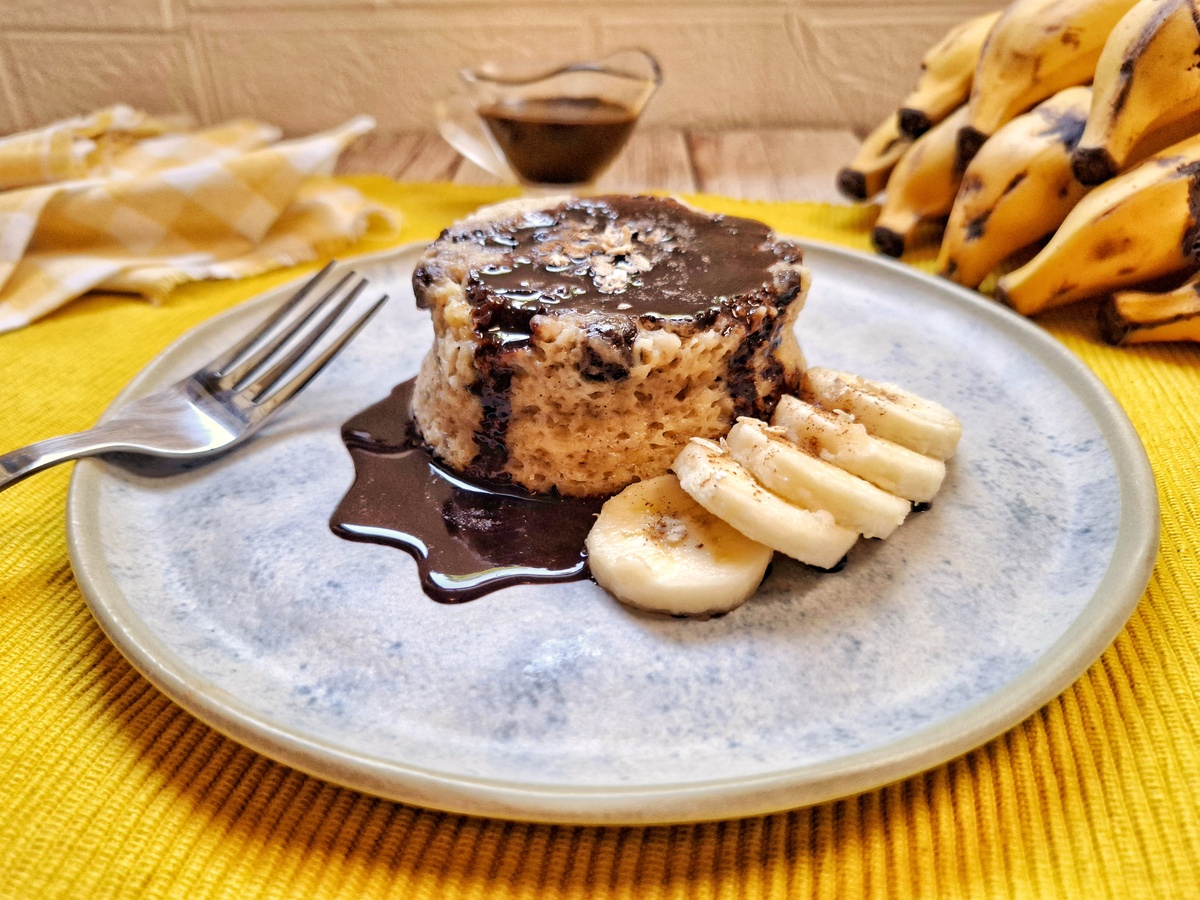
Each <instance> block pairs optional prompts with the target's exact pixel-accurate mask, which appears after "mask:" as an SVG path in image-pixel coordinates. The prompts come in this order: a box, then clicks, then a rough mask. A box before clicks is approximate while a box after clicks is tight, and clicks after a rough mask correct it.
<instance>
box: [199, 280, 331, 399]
mask: <svg viewBox="0 0 1200 900" xmlns="http://www.w3.org/2000/svg"><path fill="white" fill-rule="evenodd" d="M333 266H334V263H333V262H330V263H329V264H328V265H326V266H325V268H323V269H322V270H321V271H320V272H318V273H317V274H316V275H314V276H313V277H312V278H311V279H309V280H308V281H307V282H306V283H305V284H304V285H303V286H302V287H301V288H300V290H298V291H296V293H295V294H293V295H292V296H291V297H289V298H288V299H287V300H286V301H284V302H283V303H282V304H281V305H280V307H279V309H277V310H275V312H274V313H272V314H271V315H270V316H269V317H268V318H267V320H266V321H264V322H263V323H262V325H260V326H259V327H258V328H257V329H256V330H255V331H254V333H253V334H250V335H247V336H246V337H245V338H243V339H242V341H241V342H240V343H239V344H237V346H235V347H234V348H233V349H232V350H230V351H228V352H227V353H226V354H224V355H223V356H221V357H219V358H218V359H215V360H213V362H211V363H209V365H208V371H209V372H210V373H211V374H213V375H214V376H215V377H216V379H217V384H218V387H221V388H230V387H232V386H233V385H234V384H236V383H237V382H238V381H240V380H241V379H243V378H245V377H246V375H248V374H249V373H250V372H252V371H254V369H256V368H257V367H258V366H260V365H262V361H263V360H264V359H266V358H267V357H268V356H270V355H271V354H272V353H275V352H276V351H278V349H279V348H280V347H281V346H283V344H284V343H286V342H287V341H288V339H289V338H291V336H292V335H293V334H295V333H296V332H297V331H298V330H299V329H300V328H303V327H304V325H305V324H306V323H308V322H309V321H310V320H311V319H312V317H313V316H314V315H316V313H317V312H318V311H319V310H320V309H321V308H322V307H323V306H324V305H325V304H326V303H328V302H329V300H330V298H331V297H332V296H334V295H336V294H337V292H338V291H339V290H341V288H342V287H343V286H344V285H345V284H346V282H347V281H348V280H349V279H350V278H352V277H353V276H354V273H353V272H351V273H348V274H346V275H345V276H343V277H342V279H341V280H340V281H338V282H337V284H335V285H334V286H333V287H332V288H330V289H329V290H328V291H326V293H325V294H324V296H322V297H321V298H320V299H319V300H317V301H316V302H315V303H313V304H312V305H311V306H310V308H309V309H308V311H307V312H305V313H304V314H303V315H301V316H300V317H299V318H298V319H297V320H296V321H294V322H292V323H290V324H288V325H287V326H286V327H285V328H284V329H283V330H282V331H280V332H279V333H275V332H276V330H277V329H278V327H279V325H280V323H282V322H284V321H285V320H286V319H287V317H288V316H289V315H290V314H291V313H292V312H293V311H294V310H295V309H296V308H297V307H299V306H300V305H301V304H302V303H303V302H304V301H305V300H306V299H307V298H308V296H309V295H310V294H311V293H312V292H313V290H314V288H316V286H317V284H318V283H319V282H320V281H321V280H322V279H323V278H324V277H325V275H326V274H328V273H329V271H330V269H332V267H333Z"/></svg>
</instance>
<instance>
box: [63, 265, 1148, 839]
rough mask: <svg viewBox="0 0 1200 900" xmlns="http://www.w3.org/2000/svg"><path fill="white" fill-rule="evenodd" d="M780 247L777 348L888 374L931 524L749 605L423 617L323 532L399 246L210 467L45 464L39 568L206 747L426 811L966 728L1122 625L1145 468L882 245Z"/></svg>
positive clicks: (944, 291)
mask: <svg viewBox="0 0 1200 900" xmlns="http://www.w3.org/2000/svg"><path fill="white" fill-rule="evenodd" d="M806 246H807V247H808V250H807V262H808V264H809V265H810V266H811V268H812V271H813V278H814V286H813V289H812V293H811V297H810V299H809V304H808V307H807V308H806V309H805V311H804V312H803V314H802V315H801V317H800V332H801V333H800V338H801V343H802V345H803V347H804V349H805V351H806V353H807V355H808V359H809V362H810V364H816V365H825V366H832V367H835V368H841V369H847V370H850V371H853V372H856V373H858V374H861V375H863V376H866V377H869V378H875V379H881V380H885V381H891V382H895V383H897V384H900V385H902V386H904V387H907V388H909V389H911V390H913V391H915V392H917V393H919V394H923V395H925V396H928V397H930V398H932V399H935V400H937V401H939V402H940V403H942V404H944V405H945V406H947V407H949V408H950V409H952V410H954V411H955V412H956V413H957V414H958V415H959V416H960V418H961V419H962V421H963V426H964V437H963V441H962V445H961V448H960V451H959V454H958V456H957V457H956V458H955V459H954V460H952V461H951V463H950V466H949V475H948V477H947V480H946V483H945V485H944V487H943V488H942V492H941V494H939V496H938V498H937V499H936V501H935V503H934V506H933V508H932V509H931V510H929V511H927V512H924V513H919V514H914V515H912V516H910V517H909V519H908V521H907V522H906V523H905V524H904V525H903V526H901V527H900V529H899V530H898V531H897V532H896V533H895V534H894V535H893V536H892V537H891V538H889V539H888V540H887V541H883V542H881V541H860V542H859V544H858V545H857V546H856V547H855V548H854V550H852V551H851V554H850V560H849V564H848V566H847V567H846V568H845V570H843V571H842V572H840V573H836V574H820V573H816V572H813V571H811V570H809V569H806V568H805V567H803V566H800V565H797V564H792V563H791V562H789V561H787V560H777V562H776V563H775V566H774V570H773V572H772V574H771V576H770V577H769V579H768V580H767V581H766V583H765V584H764V586H763V587H762V589H761V590H760V591H759V593H758V595H757V596H756V597H755V598H753V599H752V600H751V601H750V602H749V603H747V604H746V605H745V606H743V607H741V608H740V609H738V610H737V611H735V612H734V613H732V614H730V615H728V616H726V617H724V618H721V619H716V620H711V621H703V622H701V621H681V620H674V619H658V618H650V617H646V616H642V615H638V614H635V613H632V612H630V611H628V610H627V609H625V608H624V607H622V606H621V605H619V604H618V603H616V602H615V601H613V600H612V598H610V597H609V596H608V595H607V594H606V593H605V592H604V591H602V590H601V589H600V588H598V587H597V586H596V585H594V584H592V583H590V582H578V583H573V584H565V585H551V586H546V585H541V586H529V587H520V588H510V589H507V590H503V591H500V592H498V593H495V594H491V595H489V596H486V597H484V598H482V599H479V600H475V601H473V602H470V603H466V604H463V605H460V606H445V605H441V604H438V603H435V602H433V601H432V600H430V599H429V598H427V597H426V596H425V595H424V594H423V593H422V592H421V589H420V587H419V585H418V581H417V574H416V569H415V566H414V564H413V562H412V560H411V559H410V558H409V556H408V555H407V554H406V553H404V552H402V551H399V550H395V549H391V548H387V547H383V546H377V545H368V544H356V543H350V542H347V541H344V540H341V539H339V538H337V537H335V536H334V535H333V534H332V533H331V532H330V530H329V526H328V520H329V516H330V513H331V512H332V511H333V509H334V507H335V506H336V505H337V503H338V501H339V500H340V499H341V497H342V495H343V493H344V492H345V490H346V489H347V487H348V486H349V484H350V482H351V479H352V478H353V474H354V470H353V467H352V465H351V462H350V458H349V456H348V454H347V452H346V450H345V448H344V447H343V445H342V442H341V440H340V438H339V427H340V425H341V424H342V422H343V421H344V420H345V419H347V418H348V417H349V416H350V415H351V414H352V413H354V412H355V411H357V410H359V409H361V408H363V407H366V406H368V405H369V404H371V403H373V402H375V401H377V400H380V399H382V398H383V397H385V396H386V395H387V394H388V392H389V391H390V389H391V388H392V386H393V385H395V384H396V383H398V382H400V381H403V380H405V379H407V378H409V377H411V376H412V375H413V374H415V372H416V370H417V366H418V363H419V361H420V359H421V357H422V356H423V354H424V353H425V352H426V350H427V349H428V347H429V345H430V341H431V330H430V327H429V324H428V317H427V315H426V314H425V313H422V312H420V311H418V310H416V309H415V308H414V305H413V302H412V294H411V290H410V289H409V287H408V280H409V276H410V274H411V269H412V265H413V261H414V259H415V257H416V253H417V251H416V249H415V248H410V249H408V250H405V251H403V252H400V253H398V254H396V255H395V256H393V257H391V258H390V259H387V260H383V261H377V262H375V263H372V264H370V265H369V266H367V267H366V269H365V271H366V273H367V274H368V275H369V276H370V277H371V279H372V284H373V287H375V286H382V287H386V289H388V290H389V292H390V293H392V294H393V300H392V301H391V302H390V303H389V304H388V305H387V306H386V307H385V308H384V310H383V312H382V313H381V314H380V316H379V317H378V318H377V319H376V320H375V322H373V323H372V325H371V326H370V327H369V328H368V329H367V330H366V331H365V332H364V333H363V334H362V335H361V336H360V337H359V339H358V340H356V341H355V342H354V343H353V344H352V345H351V346H350V347H349V348H348V350H347V351H346V352H345V353H344V354H343V355H342V356H341V357H340V358H339V359H338V360H337V361H336V362H335V363H334V365H333V366H332V367H331V368H330V369H329V370H328V371H327V372H326V373H325V374H324V375H323V376H322V377H321V378H320V379H318V380H317V381H316V382H315V383H314V384H313V385H312V386H311V387H310V388H309V389H308V390H307V391H306V392H305V393H304V394H303V395H302V396H301V397H300V398H299V399H298V400H297V401H296V402H295V403H294V404H293V405H292V406H291V407H289V409H288V410H287V411H286V413H284V414H283V415H282V416H280V417H279V419H278V420H277V421H275V422H274V423H273V424H272V425H271V427H270V428H269V429H267V430H266V431H264V432H263V434H262V435H261V437H260V438H258V439H257V440H255V441H252V442H251V443H250V444H249V445H248V446H246V447H245V448H244V449H242V450H241V451H239V452H237V453H235V454H233V455H231V456H229V457H228V458H226V459H223V460H221V461H219V462H217V463H215V464H213V465H210V466H208V467H205V468H202V469H198V470H195V471H193V472H191V473H188V474H185V475H180V476H176V477H173V478H167V479H161V478H160V479H152V478H144V477H139V476H134V475H131V474H129V473H127V472H125V471H123V470H121V469H118V468H115V467H112V466H110V465H108V464H106V463H104V462H100V461H96V460H90V461H85V462H82V463H80V464H78V466H77V467H76V470H75V474H74V476H73V479H72V483H71V492H70V500H69V509H68V530H69V540H70V551H71V560H72V563H73V565H74V568H75V573H76V576H77V578H78V580H79V583H80V585H81V587H82V588H83V591H84V593H85V595H86V596H87V598H88V601H89V603H90V604H91V607H92V609H93V611H94V613H95V615H96V618H97V619H98V620H99V622H100V624H101V625H102V626H103V628H104V630H105V631H106V632H107V633H108V635H109V637H111V639H112V640H113V642H114V643H115V644H116V645H117V646H118V647H119V648H120V649H121V651H122V652H123V653H124V654H125V655H126V656H127V657H128V658H129V659H130V661H131V662H132V663H133V664H134V665H135V666H136V667H137V668H138V669H140V670H141V671H142V673H144V674H145V676H146V677H147V678H149V679H150V680H151V681H152V682H153V683H154V684H155V685H157V686H158V687H159V688H160V689H161V690H162V691H164V692H165V693H166V694H167V695H169V696H170V697H171V698H173V699H174V700H175V701H176V702H178V703H179V704H180V705H181V706H183V707H184V708H185V709H187V710H189V711H190V712H192V713H193V714H194V715H196V716H198V717H199V718H201V719H203V720H204V721H206V722H208V723H209V724H211V725H212V726H213V727H215V728H217V729H219V730H221V731H222V732H224V733H226V734H228V735H230V736H231V737H233V738H234V739H236V740H238V741H241V742H242V743H244V744H246V745H247V746H249V747H252V748H254V749H255V750H258V751H260V752H262V753H264V754H266V755H268V756H271V757H273V758H275V759H278V760H280V761H282V762H285V763H287V764H289V765H292V766H295V767H297V768H299V769H302V770H304V771H307V772H311V773H313V774H315V775H318V776H320V777H322V778H326V779H329V780H331V781H334V782H337V783H340V784H344V785H348V786H351V787H354V788H357V789H360V790H363V791H367V792H370V793H373V794H377V795H380V796H384V797H388V798H392V799H396V800H401V801H405V802H410V803H415V804H419V805H423V806H430V807H434V808H438V809H444V810H450V811H455V812H463V813H473V814H479V815H489V816H501V817H508V818H514V819H526V820H540V821H549V822H563V823H654V822H678V821H692V820H700V819H716V818H727V817H733V816H744V815H752V814H759V813H765V812H770V811H775V810H780V809H786V808H791V807H795V806H800V805H804V804H810V803H816V802H819V801H824V800H829V799H832V798H836V797H842V796H845V795H848V794H853V793H856V792H859V791H863V790H867V789H870V788H873V787H876V786H879V785H882V784H885V783H887V782H891V781H894V780H896V779H899V778H903V777H904V776H907V775H910V774H913V773H916V772H919V771H922V770H924V769H927V768H929V767H931V766H935V765H937V764H939V763H942V762H945V761H946V760H949V759H951V758H953V757H955V756H958V755H959V754H962V753H964V752H966V751H967V750H970V749H971V748H973V747H976V746H978V745H979V744H981V743H983V742H984V741H986V740H988V739H989V738H992V737H994V736H995V735H997V734H1000V733H1001V732H1003V731H1004V730H1006V729H1008V728H1010V727H1012V726H1013V725H1015V724H1016V723H1017V722H1019V721H1020V720H1021V719H1023V718H1024V717H1026V716H1028V715H1029V714H1030V713H1032V712H1034V711H1035V710H1036V709H1037V708H1038V707H1039V706H1041V705H1042V704H1044V703H1045V702H1046V701H1048V700H1049V699H1051V698H1052V697H1054V696H1055V695H1056V694H1057V693H1058V692H1060V691H1062V690H1063V689H1064V688H1066V687H1067V686H1068V685H1069V684H1070V683H1071V682H1072V681H1073V680H1074V679H1075V678H1076V677H1078V676H1079V675H1080V674H1081V673H1082V672H1083V671H1084V669H1085V668H1086V667H1087V666H1088V665H1089V664H1090V663H1091V662H1092V661H1094V660H1095V659H1096V658H1097V657H1098V656H1099V655H1100V653H1101V652H1102V651H1103V650H1104V648H1105V647H1106V646H1107V645H1108V643H1109V642H1110V641H1111V640H1112V639H1113V637H1114V636H1115V635H1116V634H1117V632H1118V631H1119V630H1120V628H1121V627H1122V625H1123V624H1124V622H1125V621H1126V619H1127V618H1128V616H1129V615H1130V613H1131V612H1132V610H1133V608H1134V605H1135V604H1136V603H1137V601H1138V599H1139V597H1140V596H1141V594H1142V592H1143V590H1144V589H1145V587H1146V584H1147V581H1148V578H1149V574H1150V569H1151V567H1152V565H1153V562H1154V557H1155V553H1156V550H1157V546H1158V535H1159V521H1158V507H1157V498H1156V493H1155V489H1154V484H1153V480H1152V477H1151V474H1150V468H1149V465H1148V463H1147V460H1146V456H1145V453H1144V451H1143V449H1142V446H1141V444H1140V442H1139V440H1138V438H1137V435H1136V434H1135V433H1134V431H1133V428H1132V427H1131V425H1130V423H1129V421H1128V419H1127V418H1126V417H1125V415H1124V413H1123V412H1122V411H1121V409H1120V408H1119V407H1118V406H1117V404H1116V402H1115V401H1114V400H1113V398H1112V396H1111V395H1110V394H1109V393H1108V392H1107V391H1106V390H1105V389H1104V388H1103V387H1102V386H1101V385H1100V383H1099V382H1098V381H1097V380H1096V379H1095V378H1094V377H1093V376H1092V375H1091V373H1090V372H1089V371H1088V370H1087V369H1086V368H1085V367H1084V366H1083V365H1082V364H1081V363H1080V362H1079V361H1078V360H1077V359H1076V358H1075V357H1074V356H1072V355H1071V354H1070V353H1069V352H1068V351H1067V350H1065V349H1064V348H1063V347H1062V346H1061V345H1060V344H1059V343H1057V342H1056V341H1054V340H1053V339H1052V338H1050V337H1048V336H1047V335H1046V334H1045V333H1043V332H1042V331H1040V330H1039V329H1038V328H1036V327H1035V326H1033V325H1031V324H1030V323H1028V322H1026V321H1024V320H1022V319H1020V318H1018V317H1017V316H1015V315H1012V314H1011V313H1009V312H1008V311H1006V310H1004V309H1002V308H1000V307H998V306H996V305H994V304H992V303H990V302H989V301H987V300H984V299H982V298H980V297H978V296H976V295H974V294H972V293H970V292H968V291H964V290H961V289H958V288H956V287H954V286H953V285H950V284H948V283H945V282H942V281H939V280H937V279H933V278H930V277H928V276H925V275H923V274H921V273H919V272H916V271H914V270H912V269H909V268H906V267H904V266H901V265H898V264H895V263H892V262H890V261H886V260H882V259H878V258H875V257H869V256H864V255H860V254H856V253H852V252H848V251H845V250H841V249H837V248H833V247H829V246H823V245H816V244H806ZM359 268H360V269H361V268H362V267H361V266H360V267H359ZM269 300H270V298H263V299H260V300H255V301H252V302H250V303H247V304H245V305H243V306H241V307H238V308H236V309H234V310H231V311H230V312H228V313H226V314H224V315H222V316H219V317H217V318H215V319H213V320H212V321H210V322H207V323H205V324H204V325H202V326H201V327H199V328H197V329H195V330H194V331H192V332H190V333H189V334H188V335H186V336H185V337H184V338H183V339H181V340H180V341H179V342H177V343H176V344H175V345H173V346H172V347H170V348H169V349H168V350H166V351H165V352H164V353H163V354H162V355H161V356H160V357H159V358H158V359H156V360H155V361H154V362H153V363H152V364H151V365H150V366H148V367H147V368H146V369H145V371H143V372H142V373H141V374H140V375H139V376H138V377H137V378H136V379H135V380H134V382H133V383H132V384H130V386H129V387H128V388H127V390H126V391H125V392H124V393H123V394H122V395H121V397H120V398H119V399H118V400H117V405H119V404H120V403H122V402H126V401H128V400H129V399H130V398H132V397H133V396H136V395H139V394H142V393H145V392H148V391H151V390H153V389H155V388H157V387H159V386H162V385H164V384H166V383H167V382H169V381H170V380H173V379H174V378H176V377H178V376H180V375H182V374H184V373H186V372H187V371H189V370H191V369H192V368H193V367H194V366H196V365H197V364H199V363H200V362H202V361H204V360H205V359H207V358H208V357H209V356H211V355H213V354H214V353H215V351H216V350H217V349H218V348H220V347H222V346H224V345H226V344H228V343H229V342H230V341H231V339H232V338H233V336H235V335H237V334H239V333H241V332H242V331H244V330H245V329H247V328H248V326H249V324H250V322H251V320H252V319H253V318H255V317H256V316H260V315H261V314H262V309H263V304H264V303H267V302H269Z"/></svg>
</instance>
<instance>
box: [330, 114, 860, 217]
mask: <svg viewBox="0 0 1200 900" xmlns="http://www.w3.org/2000/svg"><path fill="white" fill-rule="evenodd" d="M858 143H859V139H858V138H857V137H856V136H855V135H854V134H853V133H852V132H850V131H849V130H845V129H799V128H761V129H752V130H740V131H690V130H679V129H643V130H639V131H637V132H635V133H634V134H633V136H632V137H631V138H630V141H629V144H628V145H627V146H626V147H625V149H624V151H622V153H621V155H620V156H619V157H618V158H617V160H616V162H615V163H613V166H612V168H611V169H609V171H608V172H607V173H606V174H605V175H604V177H603V178H602V179H601V180H600V182H599V184H598V186H597V187H598V188H599V189H600V190H605V191H613V192H616V193H633V192H636V191H639V190H647V189H657V190H666V191H671V192H676V193H693V192H704V193H711V194H721V195H723V196H726V197H738V198H742V199H747V200H824V201H828V202H832V203H845V202H847V201H846V199H845V198H844V197H842V196H841V195H840V194H838V192H837V189H836V187H835V183H834V179H835V176H836V175H837V171H838V169H840V168H841V167H842V166H844V165H846V163H847V162H849V161H850V159H851V157H852V156H853V155H854V152H855V151H856V150H857V149H858ZM339 171H341V172H344V173H348V174H349V173H357V172H379V173H382V174H384V175H388V176H391V177H392V178H395V179H397V180H398V181H454V182H458V183H460V184H495V183H498V182H497V179H496V178H495V177H494V176H492V175H490V174H489V173H487V172H485V171H483V170H482V169H480V168H479V167H478V166H476V165H475V164H474V163H471V162H468V161H467V160H464V159H463V158H462V157H460V156H459V155H458V153H457V152H456V151H455V150H454V149H453V148H452V147H450V146H449V145H448V144H447V143H446V142H445V141H443V140H442V138H441V137H440V136H439V135H437V134H435V133H427V134H426V133H421V134H379V133H376V134H371V135H368V136H366V137H365V138H362V139H360V140H359V141H358V142H356V143H355V144H354V146H353V147H351V149H350V150H348V151H347V152H346V154H345V155H344V156H343V158H342V161H341V164H340V165H339Z"/></svg>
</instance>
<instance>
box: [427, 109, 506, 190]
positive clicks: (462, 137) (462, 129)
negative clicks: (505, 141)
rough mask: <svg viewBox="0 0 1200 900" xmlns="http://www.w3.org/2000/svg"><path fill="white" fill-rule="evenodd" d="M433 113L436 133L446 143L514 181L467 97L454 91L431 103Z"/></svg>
mask: <svg viewBox="0 0 1200 900" xmlns="http://www.w3.org/2000/svg"><path fill="white" fill-rule="evenodd" d="M433 112H434V117H435V118H436V119H437V129H438V132H439V133H440V134H441V136H442V137H443V138H445V140H446V143H447V144H449V145H450V146H451V147H453V148H454V149H455V150H457V151H458V152H459V153H461V154H462V155H463V156H464V157H466V158H467V159H469V160H470V161H471V162H473V163H475V165H477V166H479V168H481V169H483V170H484V171H487V172H490V173H491V174H492V175H495V176H496V177H497V178H501V179H503V180H505V181H516V180H517V176H516V175H515V174H514V173H513V171H512V169H510V168H509V166H508V163H507V162H505V161H504V157H503V156H501V155H500V151H499V150H498V149H497V148H496V145H495V143H494V142H493V141H492V137H491V135H490V134H488V133H487V129H486V128H485V127H484V124H483V122H481V121H480V119H479V116H478V115H477V114H476V112H475V107H474V105H473V104H472V103H471V99H470V98H469V97H467V96H466V95H464V94H455V95H454V96H452V97H450V98H448V99H446V100H439V101H438V102H437V103H436V104H434V107H433Z"/></svg>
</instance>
